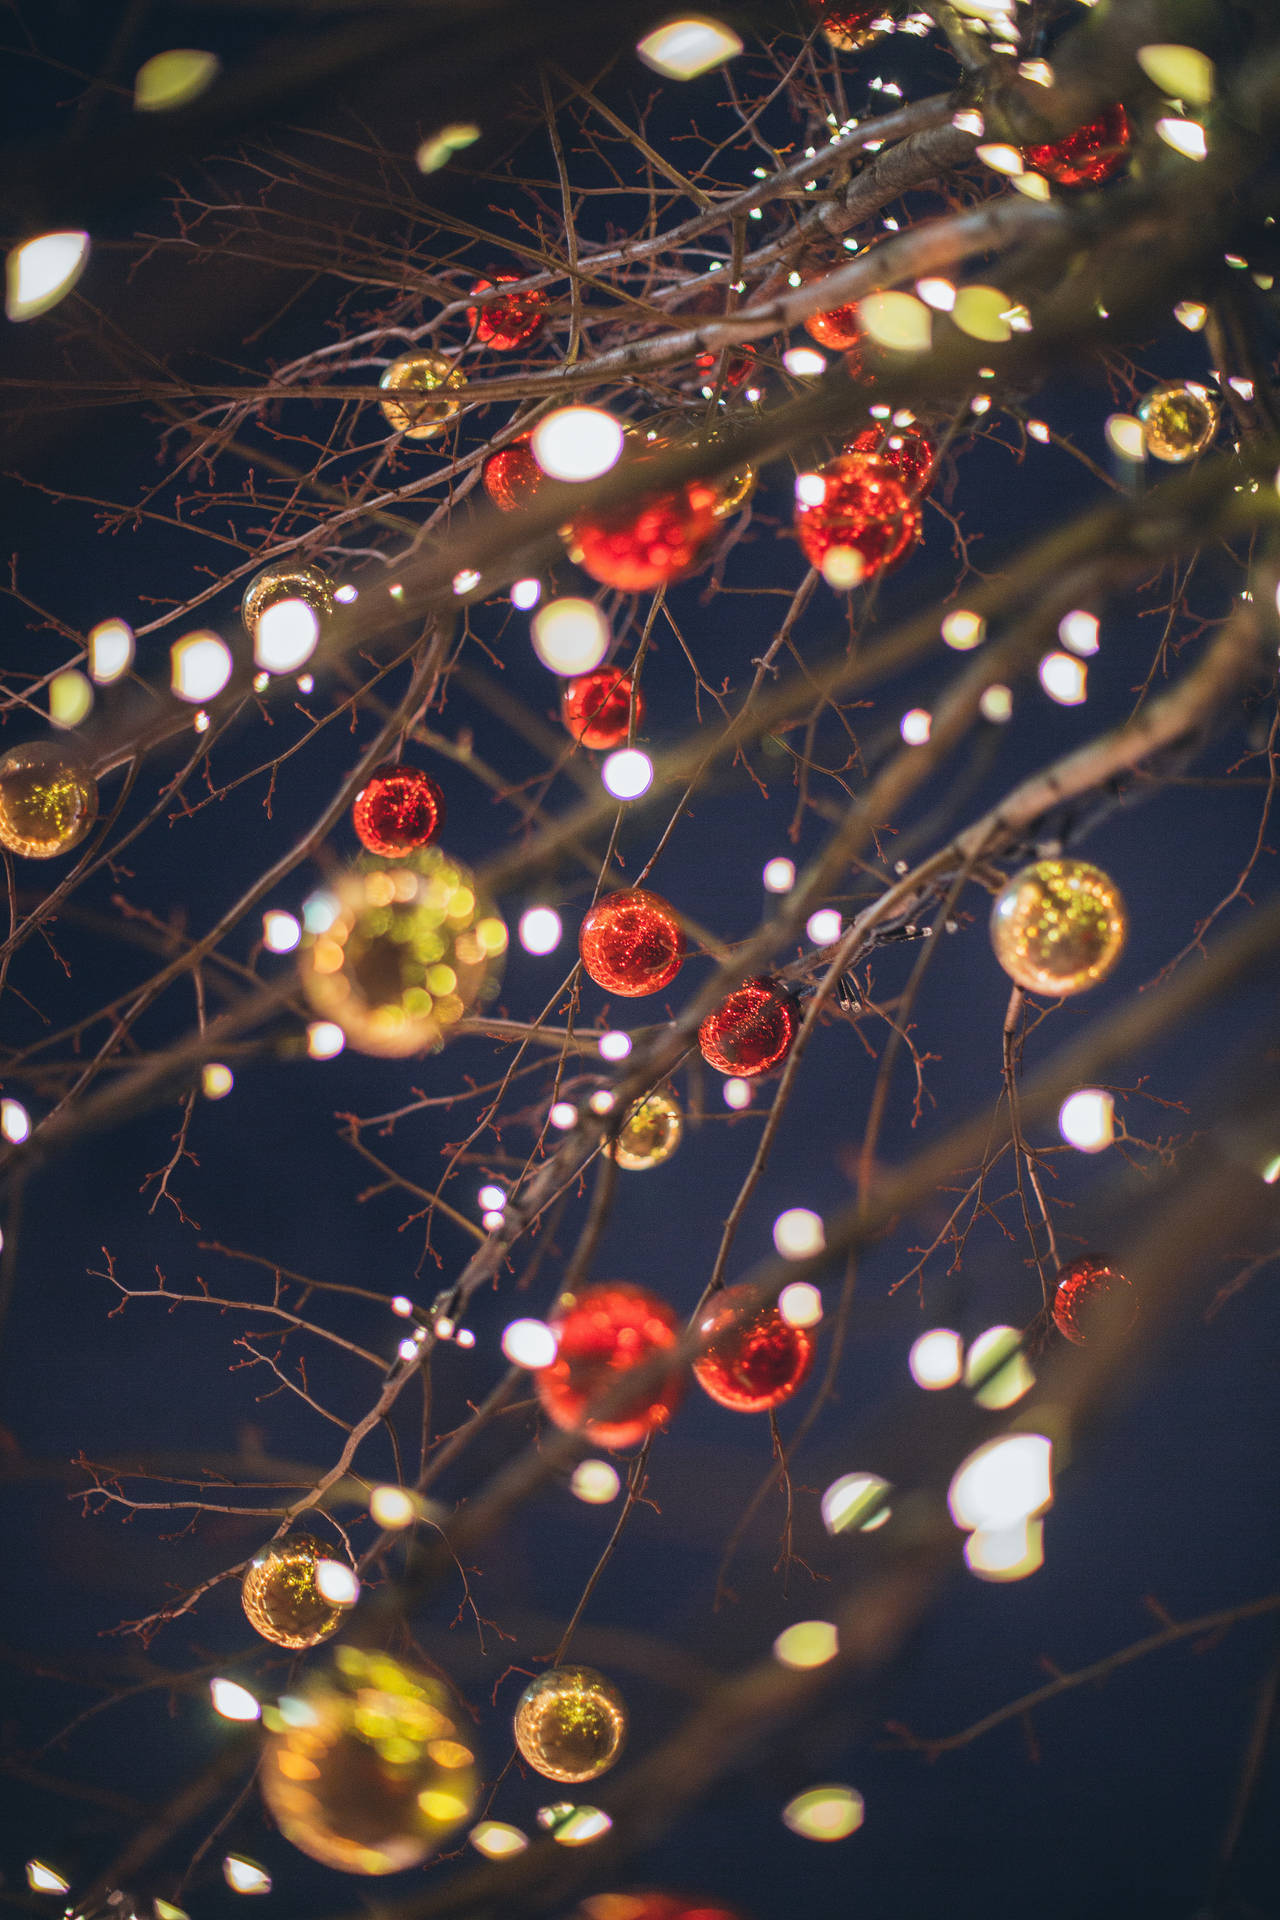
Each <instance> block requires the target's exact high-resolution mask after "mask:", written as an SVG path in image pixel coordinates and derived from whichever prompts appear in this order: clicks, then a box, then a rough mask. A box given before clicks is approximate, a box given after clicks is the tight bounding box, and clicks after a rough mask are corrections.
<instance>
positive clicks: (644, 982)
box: [578, 887, 685, 1000]
mask: <svg viewBox="0 0 1280 1920" xmlns="http://www.w3.org/2000/svg"><path fill="white" fill-rule="evenodd" d="M684 951H685V948H684V929H683V927H682V926H681V925H680V919H679V916H678V915H677V913H676V910H675V908H674V907H672V906H670V905H669V904H668V903H667V901H665V900H664V899H663V898H662V897H661V895H660V894H656V893H646V892H645V890H644V888H643V887H624V888H623V889H622V890H621V891H620V892H618V893H611V894H609V895H608V896H607V897H606V898H605V899H603V900H597V902H596V904H595V906H594V907H592V908H590V909H589V911H588V912H587V913H586V914H585V915H584V917H583V921H582V926H581V928H580V930H579V933H578V952H579V953H580V954H581V955H582V964H583V966H584V967H585V968H586V970H587V972H588V973H589V974H590V976H591V978H592V979H593V980H594V981H595V983H596V985H597V986H598V987H603V988H604V989H605V991H606V992H607V993H620V994H622V995H623V996H624V998H626V999H628V1000H635V999H639V997H640V996H641V995H642V994H646V993H661V991H662V989H663V988H664V987H667V986H670V984H671V982H672V981H673V980H674V979H675V977H676V975H677V974H678V973H679V971H680V968H681V967H682V965H683V964H684Z"/></svg>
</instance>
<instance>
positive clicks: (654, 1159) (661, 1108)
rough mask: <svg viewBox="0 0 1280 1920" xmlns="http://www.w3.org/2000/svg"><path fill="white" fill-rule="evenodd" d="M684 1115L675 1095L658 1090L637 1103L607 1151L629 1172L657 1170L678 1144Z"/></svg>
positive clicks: (682, 1129)
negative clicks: (648, 1169)
mask: <svg viewBox="0 0 1280 1920" xmlns="http://www.w3.org/2000/svg"><path fill="white" fill-rule="evenodd" d="M683 1132H684V1116H683V1114H682V1113H681V1111H680V1103H679V1101H678V1100H677V1099H676V1098H675V1096H674V1094H670V1093H666V1092H662V1091H659V1092H658V1093H651V1094H650V1095H649V1097H648V1098H647V1099H646V1100H637V1101H636V1103H635V1105H634V1106H633V1107H631V1108H630V1109H629V1111H628V1113H627V1117H626V1119H625V1120H624V1121H623V1123H622V1125H621V1126H620V1127H619V1129H618V1137H617V1139H616V1140H613V1141H612V1142H611V1143H610V1145H609V1152H610V1153H611V1154H612V1155H613V1157H614V1159H615V1160H616V1161H617V1163H618V1165H619V1166H620V1167H625V1168H626V1170H627V1172H628V1173H641V1172H643V1171H644V1169H645V1168H646V1167H660V1166H661V1165H662V1163H663V1161H664V1160H669V1159H670V1158H671V1156H672V1154H673V1153H674V1152H675V1150H676V1148H677V1147H678V1146H679V1145H680V1136H681V1134H682V1133H683Z"/></svg>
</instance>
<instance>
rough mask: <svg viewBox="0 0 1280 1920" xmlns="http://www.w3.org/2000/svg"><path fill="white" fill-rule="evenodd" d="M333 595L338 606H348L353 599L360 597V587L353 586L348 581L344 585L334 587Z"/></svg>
mask: <svg viewBox="0 0 1280 1920" xmlns="http://www.w3.org/2000/svg"><path fill="white" fill-rule="evenodd" d="M333 597H334V599H335V600H336V601H337V603H338V605H339V606H340V607H349V606H350V605H351V604H352V602H353V601H355V600H358V599H359V598H360V589H359V587H353V586H352V585H351V583H350V581H348V582H347V584H346V586H344V587H335V588H334V590H333Z"/></svg>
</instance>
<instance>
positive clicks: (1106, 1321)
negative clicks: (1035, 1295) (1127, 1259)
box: [1053, 1253, 1138, 1347]
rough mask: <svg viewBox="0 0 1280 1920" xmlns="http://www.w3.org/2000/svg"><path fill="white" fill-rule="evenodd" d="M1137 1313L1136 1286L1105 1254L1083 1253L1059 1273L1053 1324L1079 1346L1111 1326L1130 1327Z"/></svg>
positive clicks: (1065, 1336)
mask: <svg viewBox="0 0 1280 1920" xmlns="http://www.w3.org/2000/svg"><path fill="white" fill-rule="evenodd" d="M1137 1314H1138V1300H1137V1295H1136V1294H1135V1293H1134V1290H1133V1283H1132V1282H1131V1281H1129V1280H1126V1278H1125V1276H1124V1275H1123V1274H1122V1273H1121V1272H1120V1270H1119V1268H1118V1267H1113V1266H1112V1264H1111V1262H1110V1261H1109V1260H1108V1259H1107V1258H1106V1256H1105V1255H1104V1254H1100V1253H1086V1254H1083V1255H1082V1256H1081V1258H1080V1259H1079V1260H1073V1261H1072V1262H1071V1264H1070V1265H1069V1266H1066V1267H1063V1268H1062V1269H1061V1270H1060V1272H1059V1274H1058V1279H1057V1284H1056V1286H1055V1288H1054V1295H1053V1324H1054V1326H1055V1327H1057V1329H1058V1332H1059V1333H1060V1334H1062V1335H1063V1337H1064V1338H1065V1339H1067V1340H1071V1341H1073V1342H1074V1344H1075V1345H1076V1346H1077V1347H1082V1346H1084V1345H1085V1343H1086V1341H1088V1340H1090V1339H1092V1338H1093V1337H1094V1335H1095V1334H1097V1333H1099V1332H1100V1331H1102V1330H1104V1329H1105V1328H1107V1327H1109V1326H1119V1325H1121V1324H1123V1325H1124V1326H1127V1327H1131V1326H1132V1325H1133V1323H1134V1321H1135V1319H1136V1318H1137Z"/></svg>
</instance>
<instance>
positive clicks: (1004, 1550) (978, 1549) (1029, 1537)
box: [964, 1519, 1044, 1581]
mask: <svg viewBox="0 0 1280 1920" xmlns="http://www.w3.org/2000/svg"><path fill="white" fill-rule="evenodd" d="M964 1560H965V1565H966V1566H967V1567H968V1569H969V1571H970V1573H974V1574H976V1575H977V1576H978V1578H979V1580H992V1581H1007V1580H1025V1579H1026V1578H1027V1575H1028V1574H1031V1573H1035V1572H1037V1571H1038V1569H1039V1568H1041V1567H1042V1566H1043V1565H1044V1522H1043V1521H1042V1520H1033V1519H1026V1520H1019V1521H1016V1522H1015V1523H1014V1525H1013V1526H1011V1527H1000V1528H992V1527H979V1528H977V1529H976V1531H975V1532H973V1533H971V1534H970V1535H969V1538H968V1539H967V1540H966V1541H965V1543H964Z"/></svg>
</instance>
